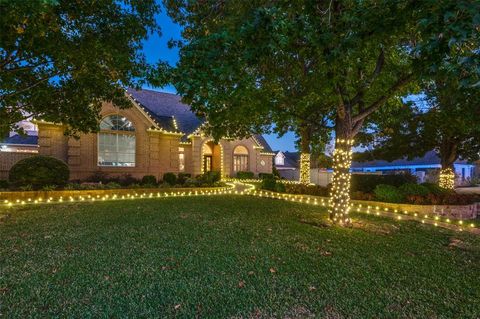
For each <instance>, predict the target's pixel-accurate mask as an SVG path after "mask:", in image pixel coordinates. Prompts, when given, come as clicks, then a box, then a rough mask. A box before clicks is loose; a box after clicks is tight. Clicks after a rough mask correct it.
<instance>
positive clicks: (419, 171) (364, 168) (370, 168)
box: [351, 151, 475, 185]
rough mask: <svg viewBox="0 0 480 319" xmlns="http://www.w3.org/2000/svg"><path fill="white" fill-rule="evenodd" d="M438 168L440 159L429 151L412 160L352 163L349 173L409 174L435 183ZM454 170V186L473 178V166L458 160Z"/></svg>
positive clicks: (421, 180)
mask: <svg viewBox="0 0 480 319" xmlns="http://www.w3.org/2000/svg"><path fill="white" fill-rule="evenodd" d="M440 168H441V165H440V158H439V157H438V156H437V154H436V153H435V152H434V151H430V152H427V153H426V154H425V156H423V157H416V158H414V159H412V160H407V159H400V160H394V161H392V162H388V161H383V160H377V161H367V162H353V163H352V168H351V171H352V173H381V174H397V173H411V174H413V175H416V176H417V178H418V180H419V181H420V182H426V181H428V182H435V181H436V178H437V175H438V173H439V171H440ZM454 169H455V175H456V184H457V185H462V184H465V183H466V182H468V181H469V180H470V179H471V178H472V177H473V174H474V169H475V165H474V164H471V163H468V162H467V161H462V160H458V161H456V162H455V164H454Z"/></svg>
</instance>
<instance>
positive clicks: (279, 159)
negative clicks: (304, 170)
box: [274, 151, 300, 181]
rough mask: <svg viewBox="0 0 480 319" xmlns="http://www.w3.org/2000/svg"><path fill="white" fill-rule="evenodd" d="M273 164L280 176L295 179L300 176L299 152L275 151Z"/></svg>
mask: <svg viewBox="0 0 480 319" xmlns="http://www.w3.org/2000/svg"><path fill="white" fill-rule="evenodd" d="M274 165H275V168H276V169H277V170H278V173H279V174H280V177H282V178H285V179H289V180H295V181H298V179H299V178H300V170H299V167H300V153H298V152H282V151H276V152H275V157H274Z"/></svg>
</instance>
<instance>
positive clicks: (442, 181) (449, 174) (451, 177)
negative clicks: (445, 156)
mask: <svg viewBox="0 0 480 319" xmlns="http://www.w3.org/2000/svg"><path fill="white" fill-rule="evenodd" d="M438 186H440V187H441V188H444V189H453V188H454V186H455V173H454V172H453V169H451V168H450V167H448V168H442V169H441V170H440V178H439V179H438Z"/></svg>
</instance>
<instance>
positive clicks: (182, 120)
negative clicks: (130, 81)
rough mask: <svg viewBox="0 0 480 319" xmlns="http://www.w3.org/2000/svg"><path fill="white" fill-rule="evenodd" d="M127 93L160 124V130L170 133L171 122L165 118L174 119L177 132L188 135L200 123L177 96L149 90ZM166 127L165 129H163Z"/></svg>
mask: <svg viewBox="0 0 480 319" xmlns="http://www.w3.org/2000/svg"><path fill="white" fill-rule="evenodd" d="M127 92H128V93H129V94H131V95H132V97H133V98H134V99H135V100H137V101H138V102H139V103H140V104H141V105H142V106H143V107H145V108H146V109H147V112H149V114H150V115H151V116H152V117H154V118H155V120H157V122H159V123H160V125H161V126H162V128H164V129H166V130H168V131H172V130H173V129H172V127H171V126H173V121H171V122H170V121H169V120H167V118H170V119H171V118H172V116H174V117H175V120H176V122H177V125H178V130H180V131H181V132H183V133H185V134H186V135H189V134H191V133H193V132H194V131H195V130H196V129H197V128H198V127H199V126H200V125H201V124H202V123H203V120H201V119H199V118H198V117H197V116H196V115H195V114H194V113H193V112H192V110H191V109H190V106H188V105H187V104H184V103H182V102H181V98H180V96H178V95H175V94H171V93H163V92H157V91H151V90H134V89H128V90H127ZM164 125H165V126H167V127H164Z"/></svg>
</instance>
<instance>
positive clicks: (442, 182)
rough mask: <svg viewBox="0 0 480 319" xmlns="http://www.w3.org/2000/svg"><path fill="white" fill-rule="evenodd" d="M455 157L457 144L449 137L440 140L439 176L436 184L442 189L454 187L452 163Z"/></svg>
mask: <svg viewBox="0 0 480 319" xmlns="http://www.w3.org/2000/svg"><path fill="white" fill-rule="evenodd" d="M456 159H457V144H456V143H455V142H454V141H452V140H451V139H445V140H444V141H442V145H441V147H440V162H441V165H442V168H441V169H440V176H439V179H438V186H440V187H441V188H444V189H453V188H454V187H455V170H454V167H453V163H455V160H456Z"/></svg>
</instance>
